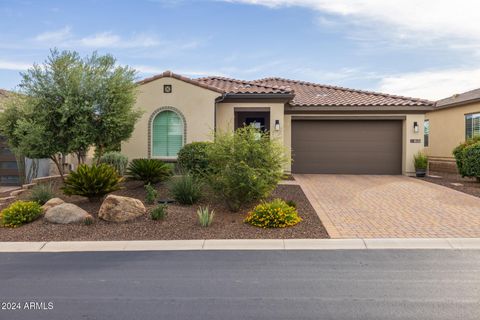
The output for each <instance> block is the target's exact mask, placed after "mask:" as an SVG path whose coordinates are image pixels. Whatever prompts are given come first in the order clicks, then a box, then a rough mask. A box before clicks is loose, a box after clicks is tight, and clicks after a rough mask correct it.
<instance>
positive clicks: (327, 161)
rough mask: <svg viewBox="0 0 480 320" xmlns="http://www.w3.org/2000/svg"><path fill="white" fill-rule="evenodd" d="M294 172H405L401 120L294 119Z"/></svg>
mask: <svg viewBox="0 0 480 320" xmlns="http://www.w3.org/2000/svg"><path fill="white" fill-rule="evenodd" d="M292 154H293V163H292V171H293V172H294V173H329V174H402V121H397V120H294V121H292Z"/></svg>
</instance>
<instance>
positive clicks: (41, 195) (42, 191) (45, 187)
mask: <svg viewBox="0 0 480 320" xmlns="http://www.w3.org/2000/svg"><path fill="white" fill-rule="evenodd" d="M54 197H55V193H54V192H53V188H52V185H51V184H37V185H36V186H34V187H33V188H32V190H31V192H30V197H29V200H30V201H35V202H37V203H38V204H40V205H41V206H43V205H44V204H45V203H47V201H48V200H50V199H52V198H54Z"/></svg>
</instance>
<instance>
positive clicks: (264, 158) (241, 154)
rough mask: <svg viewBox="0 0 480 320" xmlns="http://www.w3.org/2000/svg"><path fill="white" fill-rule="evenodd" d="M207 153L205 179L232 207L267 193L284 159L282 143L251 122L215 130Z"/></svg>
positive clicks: (235, 207)
mask: <svg viewBox="0 0 480 320" xmlns="http://www.w3.org/2000/svg"><path fill="white" fill-rule="evenodd" d="M207 154H208V163H209V167H210V168H209V173H208V174H207V177H206V179H207V181H208V183H209V185H210V186H211V187H212V189H213V190H214V191H215V192H216V194H217V195H219V196H220V197H222V198H223V199H224V200H225V202H226V204H227V205H228V207H229V208H230V210H232V211H238V210H239V209H240V207H241V206H242V204H244V203H250V202H252V201H255V200H259V199H261V198H264V197H266V196H268V194H269V193H270V192H271V191H273V189H275V187H276V185H277V183H278V182H279V181H280V180H281V178H282V176H283V166H284V165H285V164H286V163H287V159H286V157H285V152H284V149H283V146H282V145H281V144H280V143H278V142H277V141H275V140H272V139H270V135H269V134H268V133H263V132H260V131H258V130H257V129H255V128H254V127H253V126H248V127H244V128H240V129H237V130H236V131H235V133H217V134H216V135H215V141H214V142H213V143H212V144H211V145H210V146H209V148H208V149H207Z"/></svg>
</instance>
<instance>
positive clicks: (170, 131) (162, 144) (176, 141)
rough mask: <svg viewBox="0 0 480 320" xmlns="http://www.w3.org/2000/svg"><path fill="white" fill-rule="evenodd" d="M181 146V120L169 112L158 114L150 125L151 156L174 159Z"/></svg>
mask: <svg viewBox="0 0 480 320" xmlns="http://www.w3.org/2000/svg"><path fill="white" fill-rule="evenodd" d="M182 146H183V120H182V118H181V117H180V116H179V115H178V114H177V113H176V112H174V111H171V110H166V111H162V112H160V113H159V114H158V115H157V116H156V117H155V119H153V124H152V156H153V157H176V156H177V153H178V151H179V150H180V149H181V148H182Z"/></svg>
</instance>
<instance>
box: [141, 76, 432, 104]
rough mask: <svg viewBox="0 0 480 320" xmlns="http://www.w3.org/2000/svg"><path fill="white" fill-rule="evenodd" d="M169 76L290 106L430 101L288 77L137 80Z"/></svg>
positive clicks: (226, 92) (213, 88)
mask: <svg viewBox="0 0 480 320" xmlns="http://www.w3.org/2000/svg"><path fill="white" fill-rule="evenodd" d="M164 77H173V78H176V79H179V80H182V81H185V82H188V83H191V84H194V85H197V86H200V87H203V88H206V89H210V90H213V91H216V92H219V93H224V94H234V95H242V94H248V95H255V94H259V95H260V94H274V95H279V96H282V95H284V96H286V97H288V98H291V97H292V96H293V99H292V100H291V101H290V102H289V103H290V105H291V106H293V107H295V106H299V107H307V106H317V107H326V106H328V107H332V106H345V107H350V106H360V107H361V106H379V107H380V106H382V107H383V106H387V107H388V106H407V107H408V106H412V107H414V106H417V107H424V106H425V107H429V106H433V105H434V102H432V101H428V100H423V99H416V98H408V97H403V96H396V95H390V94H385V93H378V92H371V91H363V90H355V89H348V88H343V87H336V86H329V85H322V84H317V83H311V82H306V81H297V80H289V79H283V78H264V79H259V80H253V81H246V80H237V79H231V78H225V77H217V76H211V77H203V78H197V79H191V78H188V77H185V76H181V75H178V74H175V73H173V72H171V71H165V72H164V73H162V74H159V75H156V76H153V77H150V78H146V79H144V80H141V81H139V82H138V83H139V84H145V83H148V82H151V81H154V80H156V79H160V78H164Z"/></svg>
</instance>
